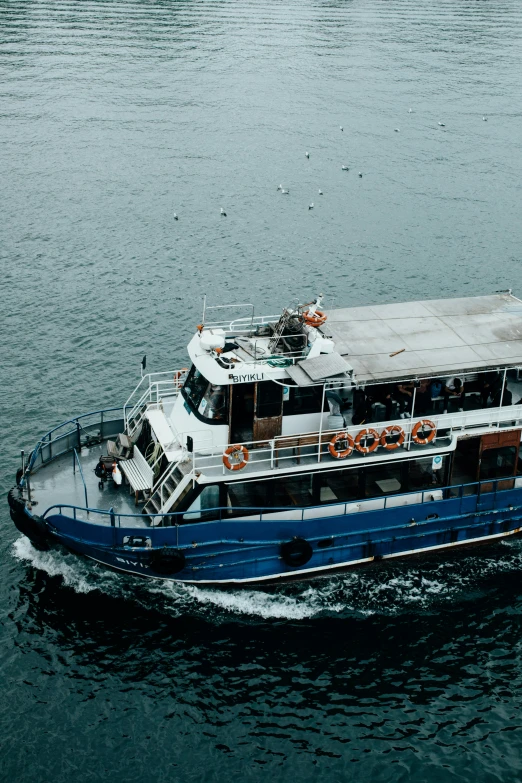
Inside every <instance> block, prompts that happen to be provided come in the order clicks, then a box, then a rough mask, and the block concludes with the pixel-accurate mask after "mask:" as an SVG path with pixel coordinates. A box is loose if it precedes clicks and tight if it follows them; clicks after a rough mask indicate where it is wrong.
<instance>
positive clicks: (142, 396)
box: [123, 368, 188, 435]
mask: <svg viewBox="0 0 522 783" xmlns="http://www.w3.org/2000/svg"><path fill="white" fill-rule="evenodd" d="M187 372H188V369H187V368H183V369H182V370H175V371H172V370H171V371H169V372H157V373H148V374H147V375H144V376H143V378H142V379H141V380H140V382H139V383H138V385H137V386H136V388H135V389H134V391H133V392H132V394H131V395H130V397H129V399H128V400H127V402H126V403H125V405H124V406H123V412H124V421H125V431H126V432H128V433H129V435H132V433H133V432H135V431H136V429H137V427H138V426H139V424H140V421H141V419H139V420H138V421H137V422H135V423H134V425H132V426H131V427H130V430H132V431H130V430H129V426H130V425H131V422H133V420H135V419H136V418H139V414H140V412H141V410H142V408H143V407H144V406H145V405H147V404H148V403H150V402H156V403H159V402H160V401H161V400H163V399H166V398H170V399H172V398H173V397H177V395H178V394H179V391H180V389H181V387H182V386H183V384H184V383H185V378H186V377H187ZM138 394H139V397H138V399H137V400H136V397H137V396H138ZM131 403H132V407H131Z"/></svg>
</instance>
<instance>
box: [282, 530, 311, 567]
mask: <svg viewBox="0 0 522 783" xmlns="http://www.w3.org/2000/svg"><path fill="white" fill-rule="evenodd" d="M313 552H314V551H313V549H312V545H311V544H310V543H309V542H308V541H307V540H306V539H305V538H300V537H299V536H296V537H295V538H293V539H292V541H287V542H285V543H284V544H281V557H282V558H283V560H284V562H285V563H286V565H287V566H290V567H291V568H300V567H301V566H304V565H306V564H307V563H308V561H309V560H310V558H311V557H312V555H313Z"/></svg>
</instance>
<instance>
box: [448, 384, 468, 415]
mask: <svg viewBox="0 0 522 783" xmlns="http://www.w3.org/2000/svg"><path fill="white" fill-rule="evenodd" d="M450 397H451V399H453V400H455V401H456V403H457V405H458V409H459V411H462V410H464V408H463V403H464V384H463V383H462V381H461V380H460V378H448V380H447V381H446V385H445V386H444V413H447V412H448V405H449V400H450Z"/></svg>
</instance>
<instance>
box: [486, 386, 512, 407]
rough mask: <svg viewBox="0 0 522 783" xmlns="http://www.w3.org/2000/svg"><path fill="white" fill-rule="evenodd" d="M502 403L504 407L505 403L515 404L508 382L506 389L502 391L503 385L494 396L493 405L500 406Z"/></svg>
mask: <svg viewBox="0 0 522 783" xmlns="http://www.w3.org/2000/svg"><path fill="white" fill-rule="evenodd" d="M501 398H502V403H501V402H500V400H501ZM501 404H502V407H504V405H513V395H512V394H511V392H510V391H509V389H508V387H507V384H506V383H505V384H504V391H502V387H501V388H500V389H499V390H498V391H497V393H496V394H495V396H494V397H493V401H492V403H491V407H492V408H500V405H501Z"/></svg>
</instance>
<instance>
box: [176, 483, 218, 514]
mask: <svg viewBox="0 0 522 783" xmlns="http://www.w3.org/2000/svg"><path fill="white" fill-rule="evenodd" d="M214 508H219V484H208V485H207V486H205V487H203V489H202V490H201V492H200V494H199V495H198V496H197V498H196V499H195V500H194V501H193V502H192V503H191V505H190V506H189V508H188V509H187V510H186V511H185V512H184V514H183V520H184V521H185V522H197V521H199V520H201V519H205V518H209V519H211V518H213V517H214V515H213V514H210V515H207V514H206V512H207V511H208V510H209V509H214Z"/></svg>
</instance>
